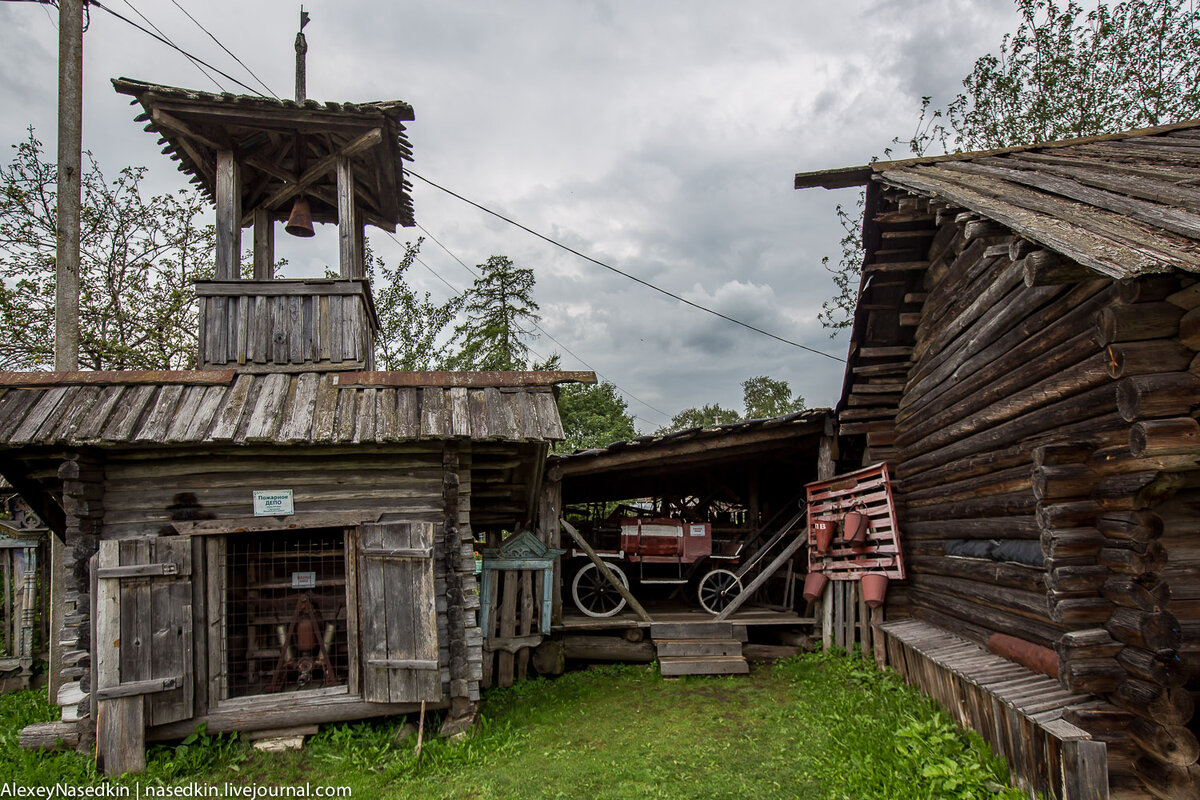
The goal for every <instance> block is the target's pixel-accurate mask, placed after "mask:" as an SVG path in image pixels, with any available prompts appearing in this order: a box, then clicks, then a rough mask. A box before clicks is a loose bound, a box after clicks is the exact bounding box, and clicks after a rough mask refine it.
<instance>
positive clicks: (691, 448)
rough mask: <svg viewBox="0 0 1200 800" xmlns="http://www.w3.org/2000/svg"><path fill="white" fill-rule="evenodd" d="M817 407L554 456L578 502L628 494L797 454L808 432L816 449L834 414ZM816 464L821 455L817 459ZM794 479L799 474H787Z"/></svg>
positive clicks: (638, 494)
mask: <svg viewBox="0 0 1200 800" xmlns="http://www.w3.org/2000/svg"><path fill="white" fill-rule="evenodd" d="M830 413H831V412H830V410H829V409H826V408H813V409H807V410H805V411H800V412H797V413H795V414H788V415H786V416H782V417H773V418H770V419H752V420H747V421H744V422H734V423H730V424H727V425H716V426H713V427H709V428H689V429H687V430H682V431H676V432H674V433H668V434H663V435H653V436H639V437H637V438H635V439H632V440H630V441H625V442H614V443H613V444H610V445H608V446H607V447H603V448H598V449H592V450H579V451H576V452H574V453H571V454H566V455H555V456H551V463H553V464H557V465H558V466H559V467H560V468H561V470H562V475H563V479H564V481H565V482H567V483H569V484H570V487H568V488H569V489H570V491H568V490H567V489H564V494H565V495H569V496H570V497H569V499H570V500H571V501H573V502H575V501H579V500H582V499H618V498H620V499H625V498H630V497H643V496H647V495H649V494H653V493H655V492H657V491H664V490H672V489H678V488H679V487H680V486H682V485H685V484H688V483H689V482H690V483H695V479H694V473H696V472H698V471H699V472H706V473H711V472H713V471H714V470H718V469H719V468H721V469H730V470H733V471H735V472H745V468H744V467H743V466H740V465H743V464H745V463H746V462H747V461H757V462H762V463H765V460H766V459H768V457H774V456H776V455H779V454H781V453H782V454H786V455H787V456H789V457H797V456H799V455H800V454H801V452H802V450H803V449H804V448H802V447H799V446H798V445H797V442H798V441H803V437H810V438H812V442H813V448H812V449H814V450H815V448H816V441H817V439H818V438H819V436H820V435H821V434H823V433H824V431H825V421H826V418H827V417H828V416H829V415H830ZM812 464H813V466H814V468H815V464H816V460H815V458H814V459H812ZM786 477H787V479H788V480H792V479H794V478H795V476H792V475H789V476H786Z"/></svg>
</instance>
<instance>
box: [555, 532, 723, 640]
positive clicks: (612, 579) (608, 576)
mask: <svg viewBox="0 0 1200 800" xmlns="http://www.w3.org/2000/svg"><path fill="white" fill-rule="evenodd" d="M559 522H561V523H562V526H563V528H564V529H565V530H566V532H567V533H568V534H570V536H571V538H572V539H574V540H575V544H577V545H579V547H580V549H581V550H583V552H585V553H587V557H588V559H589V560H590V561H591V562H592V563H593V564H595V565H596V569H598V570H599V571H600V574H601V575H603V576H604V579H605V580H606V581H608V582H609V583H610V584H612V586H613V588H614V589H616V590H617V592H618V593H619V594H620V595H621V597H624V598H625V602H626V603H629V607H630V608H632V609H633V610H634V612H635V613H636V614H637V615H638V616H639V617H641V619H642V621H643V622H653V620H652V619H650V614H649V613H647V612H646V609H645V608H643V607H642V604H641V603H639V602H638V601H637V599H636V598H635V597H634V596H633V594H632V593H631V592H630V591H629V589H628V588H626V586H625V584H623V583H621V582H620V581H619V580H617V576H615V575H613V573H612V570H610V569H609V568H608V564H605V563H604V561H603V559H601V558H600V556H598V555H596V551H595V550H593V549H592V546H591V545H590V544H588V543H587V542H586V541H585V540H584V538H583V537H582V536H580V535H579V531H577V530H575V526H574V525H572V524H571V523H569V522H567V521H566V520H565V519H563V520H559ZM734 603H737V601H736V600H734ZM717 621H721V617H717Z"/></svg>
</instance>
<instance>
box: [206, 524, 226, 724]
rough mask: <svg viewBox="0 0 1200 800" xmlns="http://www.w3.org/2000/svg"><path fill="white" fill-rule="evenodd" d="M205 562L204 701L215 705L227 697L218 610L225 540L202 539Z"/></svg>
mask: <svg viewBox="0 0 1200 800" xmlns="http://www.w3.org/2000/svg"><path fill="white" fill-rule="evenodd" d="M204 563H205V568H206V572H205V587H204V590H205V610H206V612H207V616H206V617H205V620H204V622H205V628H206V630H207V632H208V653H207V656H208V669H207V673H208V690H207V694H208V704H209V707H210V708H212V707H217V706H219V705H220V702H221V701H222V700H224V699H225V698H226V697H227V694H228V692H227V684H226V673H225V663H224V654H225V652H226V649H225V647H226V644H225V642H226V633H227V626H226V624H225V618H224V616H223V614H222V609H223V608H224V607H225V606H224V602H225V592H224V590H225V582H226V580H227V578H226V575H227V572H226V565H225V539H224V537H221V536H210V537H208V538H207V539H205V540H204Z"/></svg>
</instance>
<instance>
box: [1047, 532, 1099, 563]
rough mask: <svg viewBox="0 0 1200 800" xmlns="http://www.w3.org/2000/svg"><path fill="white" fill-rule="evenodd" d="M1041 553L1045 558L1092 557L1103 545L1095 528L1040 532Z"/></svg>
mask: <svg viewBox="0 0 1200 800" xmlns="http://www.w3.org/2000/svg"><path fill="white" fill-rule="evenodd" d="M1041 539H1042V553H1043V554H1044V555H1045V556H1046V557H1047V558H1074V557H1076V556H1094V555H1096V554H1097V553H1099V552H1100V548H1101V547H1103V546H1104V544H1105V538H1104V534H1102V533H1100V531H1098V530H1096V529H1095V528H1065V529H1062V528H1059V529H1051V530H1043V531H1042V537H1041Z"/></svg>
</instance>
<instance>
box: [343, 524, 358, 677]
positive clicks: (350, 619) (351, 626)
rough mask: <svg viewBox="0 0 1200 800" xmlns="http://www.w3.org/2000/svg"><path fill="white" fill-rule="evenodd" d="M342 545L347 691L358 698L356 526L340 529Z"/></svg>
mask: <svg viewBox="0 0 1200 800" xmlns="http://www.w3.org/2000/svg"><path fill="white" fill-rule="evenodd" d="M342 543H343V547H344V548H345V553H346V597H347V598H348V602H349V603H350V604H351V606H350V608H348V609H347V613H346V650H347V660H348V662H349V663H348V669H349V675H348V676H347V681H346V683H347V689H348V691H349V693H350V694H351V695H354V696H358V695H359V694H360V693H361V692H362V687H361V685H360V675H361V674H362V667H361V665H360V661H359V658H360V655H361V653H362V644H361V641H360V639H359V631H358V620H359V616H360V615H361V614H362V611H363V609H362V608H361V606H359V602H358V598H359V597H360V595H359V591H358V565H359V560H358V526H357V525H347V526H345V527H344V528H343V529H342Z"/></svg>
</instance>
